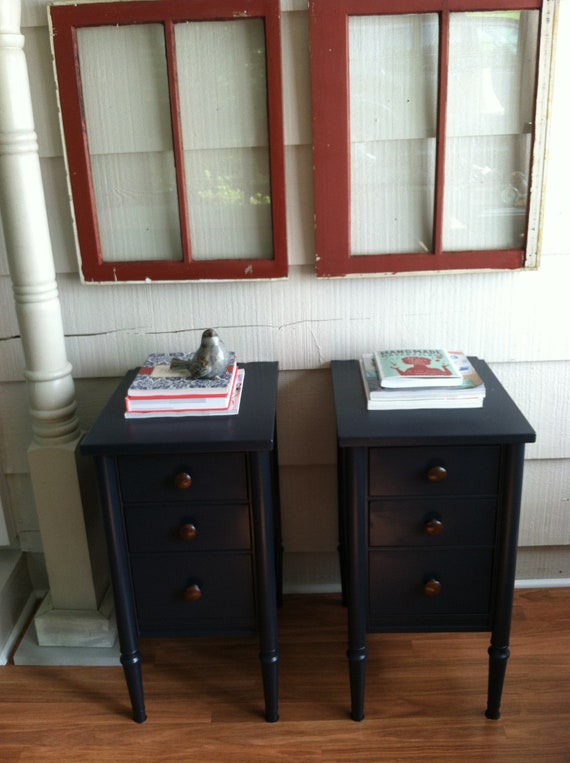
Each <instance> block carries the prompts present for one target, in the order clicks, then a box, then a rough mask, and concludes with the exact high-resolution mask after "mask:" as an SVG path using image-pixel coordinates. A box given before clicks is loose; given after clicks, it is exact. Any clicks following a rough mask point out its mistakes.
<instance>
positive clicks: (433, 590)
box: [424, 578, 442, 596]
mask: <svg viewBox="0 0 570 763" xmlns="http://www.w3.org/2000/svg"><path fill="white" fill-rule="evenodd" d="M441 589H442V586H441V583H440V582H439V580H436V579H435V578H430V579H429V580H426V582H425V583H424V594H425V595H426V596H439V594H440V593H441Z"/></svg>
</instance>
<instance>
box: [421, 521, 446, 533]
mask: <svg viewBox="0 0 570 763" xmlns="http://www.w3.org/2000/svg"><path fill="white" fill-rule="evenodd" d="M424 532H425V534H426V535H432V536H433V535H441V533H442V532H443V522H442V521H441V519H440V518H439V517H430V518H429V519H426V521H425V522H424Z"/></svg>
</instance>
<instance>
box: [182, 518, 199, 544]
mask: <svg viewBox="0 0 570 763" xmlns="http://www.w3.org/2000/svg"><path fill="white" fill-rule="evenodd" d="M197 535H198V530H197V529H196V525H193V524H192V522H186V524H184V525H182V526H181V527H179V528H178V537H179V538H180V540H194V538H195V537H196V536H197Z"/></svg>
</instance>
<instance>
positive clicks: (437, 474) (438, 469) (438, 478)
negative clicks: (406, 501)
mask: <svg viewBox="0 0 570 763" xmlns="http://www.w3.org/2000/svg"><path fill="white" fill-rule="evenodd" d="M427 478H428V480H429V481H430V482H443V480H445V479H447V469H446V468H445V466H432V467H431V469H429V470H428V473H427Z"/></svg>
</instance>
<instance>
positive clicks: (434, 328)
mask: <svg viewBox="0 0 570 763" xmlns="http://www.w3.org/2000/svg"><path fill="white" fill-rule="evenodd" d="M58 283H59V288H60V297H61V304H62V311H63V316H64V326H65V330H66V335H67V337H68V351H69V354H70V360H71V361H72V363H73V366H74V370H75V374H76V375H77V376H79V377H85V376H117V375H119V374H120V373H122V372H123V371H124V369H125V367H126V366H128V365H134V364H137V363H140V362H141V359H142V356H145V355H146V354H148V353H149V352H152V351H155V350H156V348H157V347H161V346H162V347H164V349H165V350H170V349H180V348H183V349H184V348H185V347H186V346H187V344H190V348H192V345H194V343H195V341H196V338H197V337H199V332H200V331H201V330H202V329H203V328H205V327H208V326H215V327H217V328H219V329H220V330H221V332H222V333H223V336H224V338H225V339H227V341H228V343H229V344H231V345H232V346H233V347H234V348H235V349H236V351H237V352H238V354H239V356H240V357H241V358H242V359H243V360H278V361H279V363H280V366H281V368H282V369H283V370H290V369H307V368H320V367H323V366H325V365H327V364H328V363H329V361H330V360H331V359H334V358H337V359H343V358H353V357H358V355H359V354H360V353H362V352H365V351H370V349H371V348H375V347H401V346H409V345H410V343H412V344H413V345H414V346H433V345H438V346H439V345H442V346H445V347H449V348H450V349H460V348H463V349H464V350H465V351H467V352H468V354H472V355H478V356H479V357H483V358H485V359H486V360H487V361H488V362H491V363H493V362H496V363H510V362H513V361H515V362H522V361H527V362H536V363H540V362H543V361H553V360H556V361H558V360H566V359H568V358H570V333H569V332H568V331H567V330H566V328H565V327H566V326H567V323H568V307H567V305H568V302H567V294H566V292H567V284H568V283H570V257H560V256H551V257H544V258H543V264H542V266H541V267H540V269H539V270H538V271H535V272H534V271H533V272H523V273H520V272H518V273H489V274H475V275H468V274H461V275H445V276H438V275H432V276H417V277H408V278H393V279H391V278H387V279H348V280H342V279H333V280H329V281H319V282H317V280H316V279H315V276H314V271H313V270H312V269H311V268H309V267H307V268H291V271H290V274H289V278H288V279H286V280H281V281H259V282H254V283H235V282H234V283H220V282H218V283H216V282H211V283H199V284H179V283H177V284H176V283H175V284H160V283H154V284H148V285H120V286H114V285H109V286H84V285H81V284H80V283H79V282H78V280H77V278H76V277H75V276H71V275H63V274H62V275H60V276H59V278H58ZM0 292H1V293H0V296H1V297H2V298H3V300H4V299H6V300H7V301H9V300H10V299H11V286H10V282H9V279H8V278H1V279H0ZM8 314H9V315H8V317H10V309H8ZM14 333H17V330H16V327H15V326H14V324H13V322H12V321H10V320H9V321H8V326H7V329H6V331H5V332H4V336H8V337H9V336H12V335H14ZM13 353H14V348H13V346H12V343H11V342H9V341H8V342H3V343H0V369H1V371H0V373H1V374H2V377H3V378H4V379H6V380H15V379H19V378H21V377H20V370H19V365H17V364H16V365H15V362H16V361H19V359H18V357H17V356H15V355H14V354H13Z"/></svg>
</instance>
